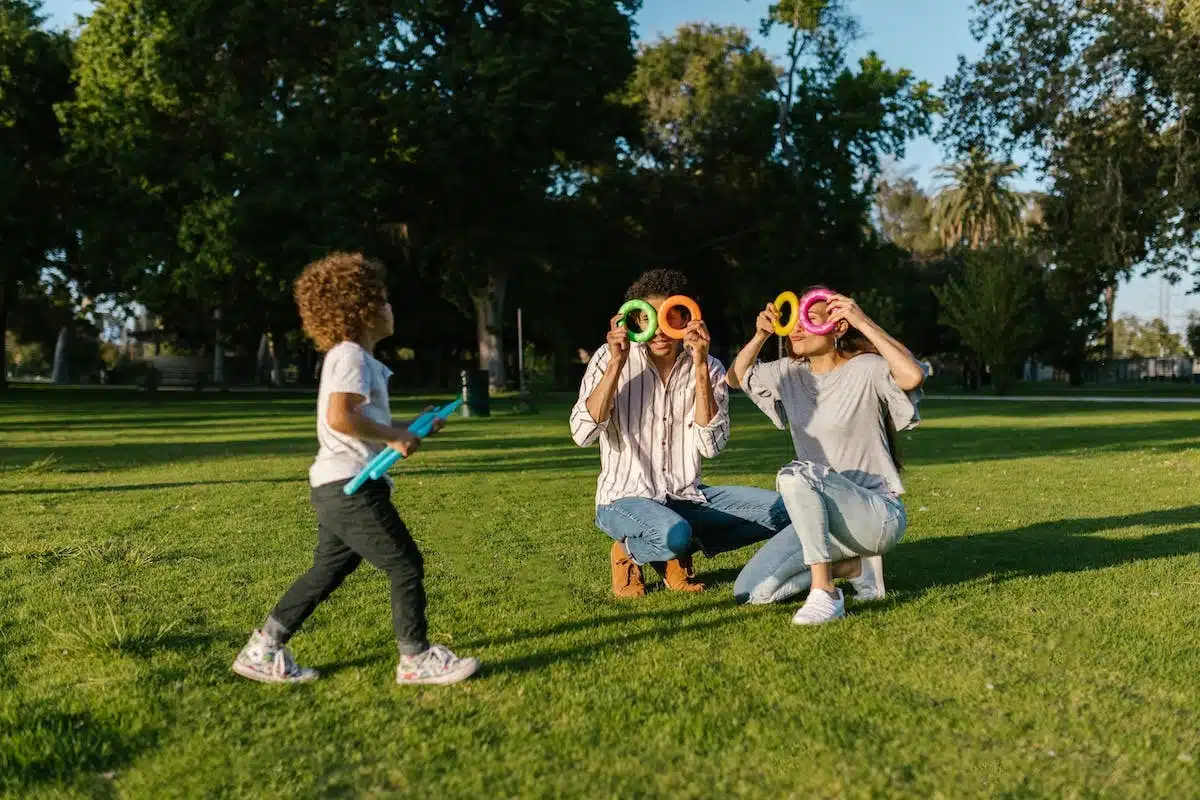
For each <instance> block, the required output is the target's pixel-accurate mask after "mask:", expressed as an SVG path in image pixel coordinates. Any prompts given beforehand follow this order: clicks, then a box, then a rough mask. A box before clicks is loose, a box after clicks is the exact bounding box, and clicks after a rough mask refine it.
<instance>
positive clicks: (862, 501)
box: [727, 294, 925, 625]
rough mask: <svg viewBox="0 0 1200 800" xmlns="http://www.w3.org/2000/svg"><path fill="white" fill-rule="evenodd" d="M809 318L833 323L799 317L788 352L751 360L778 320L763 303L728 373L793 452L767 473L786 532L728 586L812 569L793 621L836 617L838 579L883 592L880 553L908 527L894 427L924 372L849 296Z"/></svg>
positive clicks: (783, 582)
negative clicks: (814, 327) (785, 433)
mask: <svg viewBox="0 0 1200 800" xmlns="http://www.w3.org/2000/svg"><path fill="white" fill-rule="evenodd" d="M810 318H811V319H812V321H813V322H815V323H817V324H818V325H820V324H822V323H824V322H826V321H827V320H832V321H834V322H836V323H837V324H836V326H835V328H834V330H833V332H832V333H830V334H829V335H826V336H819V335H816V334H812V333H809V332H808V331H806V330H805V329H804V326H802V325H796V327H795V330H793V331H792V333H791V335H790V336H789V337H788V339H789V344H790V350H791V355H790V356H789V357H787V358H782V359H779V360H778V361H773V362H771V363H769V364H762V363H758V362H757V361H756V359H757V358H758V353H759V351H760V350H761V349H762V346H763V344H764V343H765V342H766V341H767V340H768V339H769V338H770V336H771V334H772V332H773V329H774V323H775V321H776V320H777V319H778V313H777V310H776V309H775V307H774V306H773V305H770V304H769V305H768V306H767V307H766V309H765V310H764V311H763V312H762V313H761V314H759V316H758V322H757V331H756V334H755V337H754V339H752V340H751V341H750V342H749V343H748V344H747V345H746V346H745V347H743V348H742V351H741V352H740V353H738V356H737V359H736V361H735V362H734V365H733V368H732V369H731V370H730V372H729V376H728V378H727V380H728V382H729V384H730V385H731V386H737V385H739V384H740V385H741V386H742V387H743V388H744V389H745V391H746V394H747V395H748V396H749V397H750V399H751V400H753V401H754V403H755V405H757V406H758V407H759V408H760V409H761V410H762V411H763V413H765V414H766V415H767V416H768V417H769V418H770V419H771V420H772V421H773V422H775V424H776V425H777V426H778V427H780V428H782V427H784V425H785V424H786V425H787V426H788V427H789V428H790V429H791V434H792V443H793V444H794V445H795V448H796V458H797V460H796V461H793V462H792V463H790V464H788V465H787V466H785V467H784V468H783V469H782V470H780V472H779V475H778V477H777V478H776V487H777V489H778V491H779V493H780V494H781V495H782V496H783V501H784V504H785V505H786V506H787V510H788V516H789V517H790V518H791V521H792V525H793V527H794V528H795V533H794V534H793V533H792V532H791V531H784V532H783V533H781V534H777V535H776V536H775V537H774V538H773V539H771V541H769V542H767V544H766V545H764V546H763V548H762V549H761V550H759V551H758V552H757V553H755V555H754V558H752V559H750V562H749V563H748V564H747V565H746V567H745V569H743V570H742V573H741V575H739V576H738V579H737V581H736V583H735V587H734V591H735V593H742V594H746V595H749V596H755V595H764V594H770V593H772V592H778V590H779V588H780V587H796V586H800V585H802V584H805V583H808V578H809V576H808V575H806V574H805V573H807V572H808V571H809V570H811V587H812V588H811V590H810V591H809V593H808V599H807V601H806V602H805V603H804V605H803V606H802V607H801V608H800V609H799V610H798V611H797V612H796V615H795V616H794V617H793V618H792V621H793V622H795V623H796V624H798V625H815V624H819V623H822V622H829V621H830V620H834V619H838V618H840V617H843V616H845V613H846V611H845V598H844V597H843V596H842V592H841V590H840V589H837V588H836V587H835V586H834V585H833V581H834V579H835V578H839V577H846V578H851V579H852V582H853V583H855V584H856V585H857V584H858V583H860V582H862V583H866V584H871V583H874V582H876V580H878V582H879V588H880V589H882V578H881V576H879V575H878V574H877V573H878V571H879V570H880V562H879V560H878V558H877V557H878V556H879V555H881V554H882V553H884V552H886V551H888V550H890V549H891V548H892V547H893V546H895V544H896V543H897V542H898V541H900V537H902V536H903V535H904V530H905V527H906V525H907V516H906V514H905V511H904V504H903V503H901V502H900V495H901V494H903V492H904V487H903V486H902V485H901V483H900V474H899V470H900V465H899V461H898V460H897V458H896V450H895V444H894V435H895V432H896V431H897V430H907V429H909V428H911V427H915V426H916V424H917V423H918V422H919V421H920V417H919V415H918V413H917V406H916V402H917V396H916V395H915V394H913V395H910V394H908V393H909V392H916V390H917V389H919V388H920V386H921V384H922V383H923V382H924V380H925V373H924V370H922V368H921V365H920V364H919V363H917V360H916V359H915V358H913V356H912V353H910V352H909V351H908V350H907V348H905V347H904V345H902V344H900V343H899V342H897V341H896V340H895V339H893V338H892V337H891V336H889V335H888V334H887V333H885V332H884V331H883V329H882V328H880V327H879V326H878V325H876V324H875V323H874V322H873V321H871V319H869V318H868V317H867V315H866V314H864V313H863V312H862V309H860V308H859V307H858V304H857V303H855V302H854V301H853V300H851V299H850V298H848V297H845V296H843V295H840V294H834V295H833V297H831V298H830V299H829V301H828V303H817V304H815V305H814V306H813V307H812V311H811V313H810ZM872 572H874V573H876V574H875V575H870V574H868V573H872ZM864 578H867V580H865V581H864V580H863V579H864ZM881 593H882V592H879V594H881Z"/></svg>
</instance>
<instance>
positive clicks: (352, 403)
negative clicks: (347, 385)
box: [325, 392, 421, 458]
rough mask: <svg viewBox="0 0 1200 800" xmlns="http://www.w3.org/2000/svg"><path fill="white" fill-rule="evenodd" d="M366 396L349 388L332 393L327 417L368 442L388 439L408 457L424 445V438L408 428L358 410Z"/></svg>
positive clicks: (337, 428) (339, 429) (336, 426)
mask: <svg viewBox="0 0 1200 800" xmlns="http://www.w3.org/2000/svg"><path fill="white" fill-rule="evenodd" d="M362 402H363V397H362V395H358V394H351V393H349V392H334V393H333V394H331V395H329V407H328V408H326V410H325V421H326V422H328V423H329V427H330V428H333V429H334V430H335V431H337V432H338V433H340V434H342V435H343V436H353V437H354V438H355V439H362V440H364V441H368V442H386V443H387V445H388V447H391V448H392V449H393V450H399V451H400V454H401V455H403V456H404V457H405V458H408V457H409V456H410V455H412V454H413V453H414V452H416V450H417V448H418V447H420V446H421V440H420V439H419V438H417V437H416V436H414V435H413V434H412V433H409V431H408V429H407V428H404V427H398V426H395V425H380V424H379V423H378V422H376V421H375V420H373V419H371V418H370V417H368V416H367V415H366V414H364V413H362V412H361V411H359V410H358V407H359V406H360V405H361V404H362Z"/></svg>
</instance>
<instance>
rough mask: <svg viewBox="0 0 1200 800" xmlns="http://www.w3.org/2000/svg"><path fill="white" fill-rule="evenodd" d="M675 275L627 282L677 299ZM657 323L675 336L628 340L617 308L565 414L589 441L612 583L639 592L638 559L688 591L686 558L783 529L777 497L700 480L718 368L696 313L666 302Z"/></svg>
mask: <svg viewBox="0 0 1200 800" xmlns="http://www.w3.org/2000/svg"><path fill="white" fill-rule="evenodd" d="M688 293H689V287H688V282H687V279H686V278H685V277H684V276H683V275H682V274H681V273H679V272H676V271H674V270H666V269H655V270H650V271H649V272H647V273H645V274H644V275H642V276H641V277H640V278H638V280H637V281H636V282H635V283H634V284H633V286H631V287H630V288H629V291H628V292H627V293H626V299H633V298H640V299H642V300H645V301H646V302H647V303H649V304H650V305H651V306H653V307H654V308H658V307H659V306H660V305H661V304H662V302H663V300H665V299H666V298H667V297H670V296H672V295H677V294H682V295H687V294H688ZM667 321H668V322H669V323H670V324H671V326H672V327H674V328H677V329H679V328H682V329H683V330H685V336H684V339H683V340H682V341H680V340H677V339H671V338H669V337H667V336H666V335H665V334H664V333H663V332H662V330H661V328H660V329H659V331H658V333H657V334H655V336H654V337H653V338H652V339H651V340H650V341H648V342H645V343H642V344H638V343H634V342H631V341H629V337H628V333H627V331H626V329H625V328H624V327H622V325H621V317H620V315H617V316H614V317H613V318H612V319H611V320H610V322H609V331H608V342H607V346H606V347H602V348H600V349H599V350H597V351H596V352H595V354H594V355H593V356H592V360H591V362H590V363H589V364H588V368H587V372H586V373H585V374H584V377H583V383H582V385H581V386H580V388H579V400H578V402H576V404H575V407H574V409H573V410H572V412H571V436H572V438H573V439H574V440H575V443H576V444H578V445H579V446H581V447H586V446H589V445H591V444H593V443H594V442H596V441H597V440H599V442H600V465H601V466H600V478H599V481H598V482H597V486H596V525H597V526H598V527H599V528H600V529H601V530H603V531H604V532H605V533H607V534H608V535H609V536H610V537H612V539H613V545H612V551H611V554H610V561H611V565H612V590H613V594H614V595H616V596H617V597H640V596H642V595H644V594H645V593H646V585H645V581H644V577H643V574H642V565H644V564H653V565H654V566H655V567H656V568H657V569H658V570H659V572H660V573H661V574H662V576H663V582H664V583H665V584H666V585H667V588H668V589H671V590H673V591H679V592H699V591H703V589H704V586H703V585H702V584H700V583H697V582H696V581H695V580H693V578H694V573H693V571H692V558H691V554H692V553H693V552H695V551H696V550H703V551H704V553H705V554H706V555H708V556H713V555H715V554H717V553H720V552H724V551H726V550H734V549H737V548H739V547H744V546H745V545H748V544H752V543H754V542H758V541H762V540H764V539H768V538H770V537H771V536H772V535H774V534H775V533H777V532H778V531H780V530H783V529H784V528H786V527H788V517H787V510H786V509H785V508H784V505H783V502H782V500H781V499H780V497H779V495H778V494H776V493H775V492H772V491H768V490H766V489H755V488H751V487H746V486H705V485H703V484H702V483H701V482H700V472H701V469H700V466H701V459H702V458H713V457H715V456H716V455H718V454H719V453H720V452H721V451H722V450H723V449H724V448H725V444H726V442H728V441H729V391H728V388H727V387H726V385H725V368H724V367H723V366H722V365H721V362H720V361H718V360H717V359H715V358H713V357H712V356H710V355H709V354H708V348H709V343H710V339H709V334H708V329H707V328H706V327H705V325H704V323H703V322H702V321H701V320H689V319H687V318H686V312H685V311H681V310H679V309H674V310H671V311H670V312H669V314H668V318H667Z"/></svg>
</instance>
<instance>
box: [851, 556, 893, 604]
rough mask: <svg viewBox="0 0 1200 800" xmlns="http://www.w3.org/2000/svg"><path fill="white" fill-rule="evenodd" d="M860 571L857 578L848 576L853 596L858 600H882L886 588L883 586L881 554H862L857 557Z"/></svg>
mask: <svg viewBox="0 0 1200 800" xmlns="http://www.w3.org/2000/svg"><path fill="white" fill-rule="evenodd" d="M859 561H860V563H861V564H862V571H861V572H860V573H859V574H858V577H857V578H850V579H849V581H850V585H851V586H853V587H854V597H855V598H856V599H858V600H859V601H866V600H882V599H883V598H884V595H886V594H887V590H886V589H885V588H884V586H883V556H870V557H867V556H863V557H862V558H860V559H859Z"/></svg>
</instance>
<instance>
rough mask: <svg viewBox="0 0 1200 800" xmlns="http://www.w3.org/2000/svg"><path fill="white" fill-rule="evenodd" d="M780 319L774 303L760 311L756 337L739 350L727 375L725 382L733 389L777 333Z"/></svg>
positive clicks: (740, 382)
mask: <svg viewBox="0 0 1200 800" xmlns="http://www.w3.org/2000/svg"><path fill="white" fill-rule="evenodd" d="M778 319H779V312H778V311H776V310H775V304H774V303H767V307H766V308H764V309H763V310H762V311H761V312H759V315H758V319H757V320H755V321H754V338H753V339H751V340H750V341H748V342H746V346H745V347H743V348H742V349H741V351H739V352H738V354H737V358H735V359H734V360H733V365H732V366H730V368H729V372H728V374H726V375H725V383H727V384H729V387H730V388H731V389H736V388H738V387H739V386H741V385H742V379H743V378H744V377H745V375H746V371H747V370H748V369H750V368H751V367H753V366H754V362H755V361H756V360H757V359H758V354H759V352H761V351H762V349H763V345H764V344H766V343H767V341H768V340H769V339H770V338H771V336H772V335H773V334H774V333H775V322H776V321H777V320H778Z"/></svg>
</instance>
